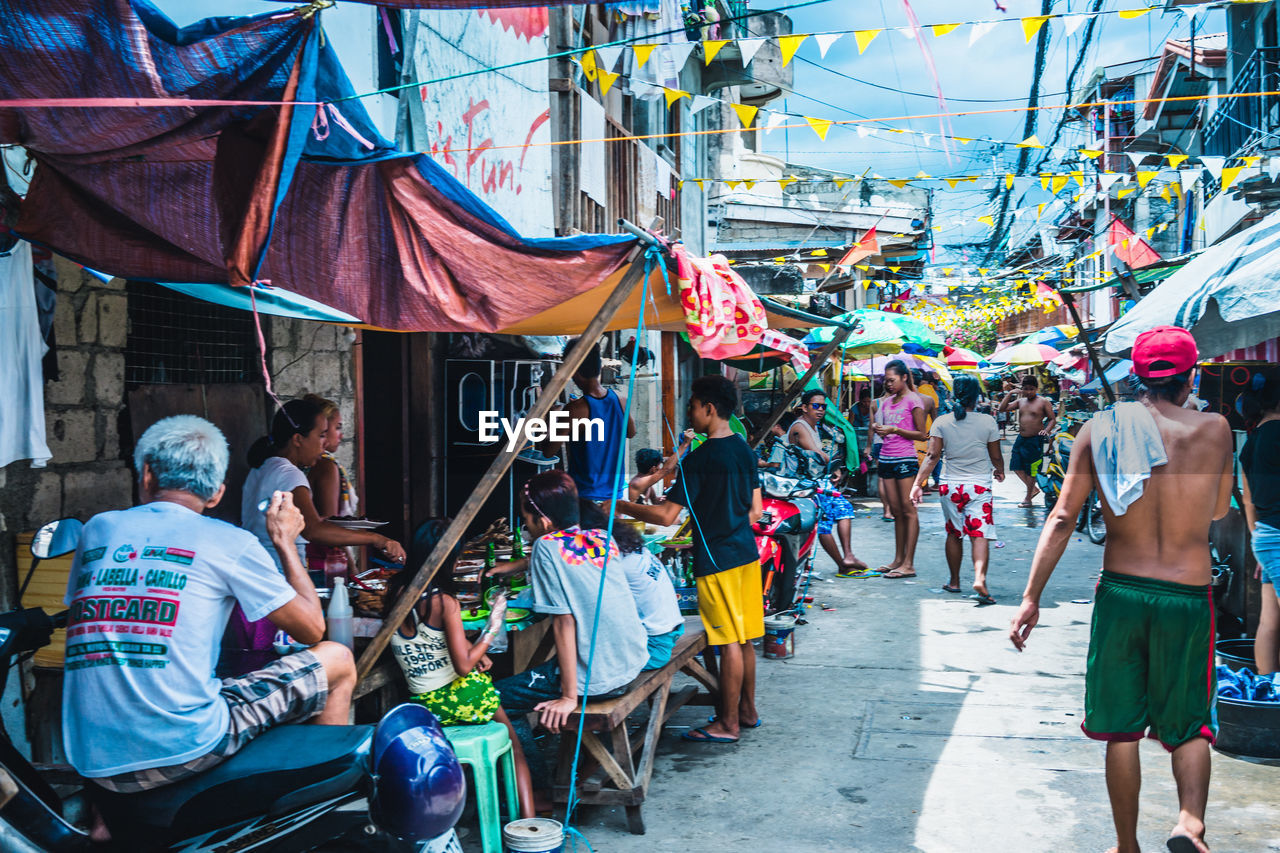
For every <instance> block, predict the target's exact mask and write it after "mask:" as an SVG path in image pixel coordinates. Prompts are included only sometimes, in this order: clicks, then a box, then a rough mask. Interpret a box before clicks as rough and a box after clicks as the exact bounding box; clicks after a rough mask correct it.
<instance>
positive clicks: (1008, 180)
mask: <svg viewBox="0 0 1280 853" xmlns="http://www.w3.org/2000/svg"><path fill="white" fill-rule="evenodd" d="M1004 188H1005V189H1007V190H1011V189H1013V173H1012V172H1010V173H1009V174H1007V175H1005V176H1004Z"/></svg>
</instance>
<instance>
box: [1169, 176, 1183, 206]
mask: <svg viewBox="0 0 1280 853" xmlns="http://www.w3.org/2000/svg"><path fill="white" fill-rule="evenodd" d="M1171 186H1172V187H1173V194H1174V195H1176V196H1177V197H1178V201H1182V182H1181V181H1174V182H1173V184H1172V185H1171Z"/></svg>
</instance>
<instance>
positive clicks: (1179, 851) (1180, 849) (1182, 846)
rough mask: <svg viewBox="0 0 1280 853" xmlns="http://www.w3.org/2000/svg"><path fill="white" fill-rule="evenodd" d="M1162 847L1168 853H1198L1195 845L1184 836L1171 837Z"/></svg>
mask: <svg viewBox="0 0 1280 853" xmlns="http://www.w3.org/2000/svg"><path fill="white" fill-rule="evenodd" d="M1164 846H1165V847H1168V848H1169V851H1170V853H1200V849H1199V848H1198V847H1196V843H1195V842H1194V841H1192V840H1191V838H1190V837H1188V836H1186V835H1174V836H1171V837H1170V838H1169V840H1168V841H1166V842H1165V843H1164Z"/></svg>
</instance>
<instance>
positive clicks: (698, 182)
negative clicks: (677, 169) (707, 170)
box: [693, 178, 702, 189]
mask: <svg viewBox="0 0 1280 853" xmlns="http://www.w3.org/2000/svg"><path fill="white" fill-rule="evenodd" d="M693 182H694V183H695V184H697V185H698V189H702V178H694V179H693Z"/></svg>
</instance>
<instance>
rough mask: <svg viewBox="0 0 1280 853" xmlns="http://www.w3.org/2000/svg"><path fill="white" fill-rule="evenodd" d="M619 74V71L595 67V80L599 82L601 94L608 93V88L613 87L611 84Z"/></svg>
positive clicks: (620, 74) (620, 73)
mask: <svg viewBox="0 0 1280 853" xmlns="http://www.w3.org/2000/svg"><path fill="white" fill-rule="evenodd" d="M621 76H622V72H621V71H605V70H604V69H603V68H597V69H596V82H597V83H599V84H600V94H601V96H604V95H607V94H609V90H610V89H612V88H613V84H614V83H615V82H617V79H618V78H619V77H621Z"/></svg>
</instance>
